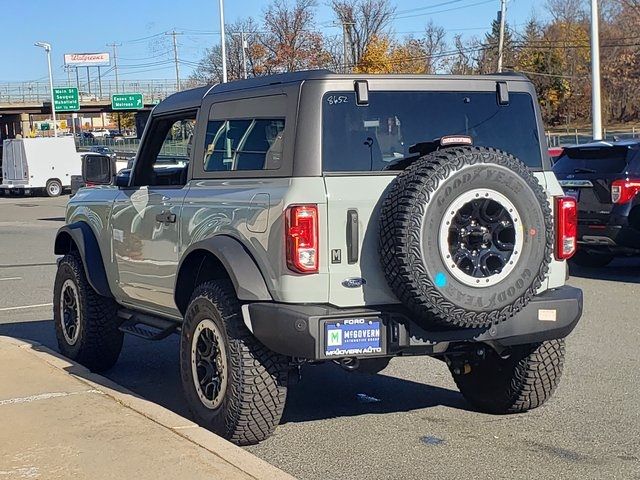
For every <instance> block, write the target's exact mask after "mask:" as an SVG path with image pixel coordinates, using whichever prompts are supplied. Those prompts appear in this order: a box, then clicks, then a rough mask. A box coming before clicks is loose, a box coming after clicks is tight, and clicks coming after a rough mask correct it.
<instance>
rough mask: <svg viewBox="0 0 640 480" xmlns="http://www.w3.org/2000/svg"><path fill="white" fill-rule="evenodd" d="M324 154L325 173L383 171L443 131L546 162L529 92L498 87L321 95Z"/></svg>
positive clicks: (533, 162)
mask: <svg viewBox="0 0 640 480" xmlns="http://www.w3.org/2000/svg"><path fill="white" fill-rule="evenodd" d="M322 109H323V126H322V135H323V137H322V138H323V139H322V157H323V170H324V171H325V172H340V171H351V172H362V171H364V172H367V171H380V170H385V169H386V168H387V167H388V166H389V165H390V164H392V163H395V161H397V160H401V159H403V158H405V157H408V156H410V154H409V148H410V147H411V146H412V145H414V144H416V143H420V142H429V141H432V140H435V139H437V138H440V137H442V136H445V135H469V136H471V137H472V138H473V144H474V145H476V146H485V147H495V148H499V149H501V150H504V151H506V152H508V153H511V154H513V155H515V156H516V157H518V158H519V159H520V160H522V161H523V162H524V163H525V164H527V165H528V166H529V167H531V168H534V169H539V168H541V167H542V154H541V150H540V138H539V135H538V124H537V116H536V112H535V108H534V104H533V99H532V97H531V95H529V94H527V93H510V95H509V104H508V105H499V104H498V102H497V98H496V94H495V92H425V91H419V92H408V91H403V92H369V105H366V106H358V105H356V98H355V93H354V92H330V93H327V94H325V96H324V97H323V104H322Z"/></svg>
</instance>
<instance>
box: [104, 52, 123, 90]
mask: <svg viewBox="0 0 640 480" xmlns="http://www.w3.org/2000/svg"><path fill="white" fill-rule="evenodd" d="M121 45H122V44H121V43H116V42H113V43H109V44H107V47H112V48H113V69H114V70H115V72H116V93H118V92H119V91H120V90H119V88H120V87H119V85H118V84H119V79H118V47H119V46H121Z"/></svg>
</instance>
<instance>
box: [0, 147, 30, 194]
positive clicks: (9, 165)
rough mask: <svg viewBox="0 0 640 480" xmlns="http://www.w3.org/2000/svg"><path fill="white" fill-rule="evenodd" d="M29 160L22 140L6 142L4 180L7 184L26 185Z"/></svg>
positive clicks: (4, 149) (3, 163)
mask: <svg viewBox="0 0 640 480" xmlns="http://www.w3.org/2000/svg"><path fill="white" fill-rule="evenodd" d="M27 178H28V169H27V160H26V158H25V152H24V144H23V142H22V141H21V140H19V139H18V140H5V141H4V147H3V152H2V180H3V183H7V184H21V183H26V181H27Z"/></svg>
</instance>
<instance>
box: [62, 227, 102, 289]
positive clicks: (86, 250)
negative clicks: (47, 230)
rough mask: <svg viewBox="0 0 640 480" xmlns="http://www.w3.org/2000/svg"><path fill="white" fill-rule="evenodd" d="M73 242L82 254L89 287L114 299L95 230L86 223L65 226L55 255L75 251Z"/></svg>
mask: <svg viewBox="0 0 640 480" xmlns="http://www.w3.org/2000/svg"><path fill="white" fill-rule="evenodd" d="M71 242H73V243H74V244H75V245H76V247H77V249H78V253H79V254H80V258H81V259H82V264H83V265H84V272H85V274H86V276H87V280H88V281H89V285H91V287H93V289H94V290H95V291H96V292H97V293H98V294H100V295H102V296H103V297H108V298H113V294H112V293H111V288H109V281H108V280H107V273H106V270H105V268H104V263H103V261H102V254H101V253H100V245H99V244H98V240H97V239H96V236H95V234H94V233H93V230H91V227H90V226H89V225H88V224H87V223H86V222H75V223H71V224H69V225H65V226H63V227H61V228H60V229H59V230H58V233H56V240H55V244H54V248H53V253H55V254H56V255H66V254H67V253H69V252H71V251H72V250H73V247H72V243H71Z"/></svg>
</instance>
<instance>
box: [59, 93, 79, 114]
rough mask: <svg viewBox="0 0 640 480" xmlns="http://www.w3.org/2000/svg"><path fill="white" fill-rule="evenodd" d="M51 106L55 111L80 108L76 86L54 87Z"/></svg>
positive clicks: (68, 110)
mask: <svg viewBox="0 0 640 480" xmlns="http://www.w3.org/2000/svg"><path fill="white" fill-rule="evenodd" d="M53 106H54V108H55V109H56V112H75V111H77V110H80V100H79V98H78V89H77V88H76V87H66V88H54V89H53Z"/></svg>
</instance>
